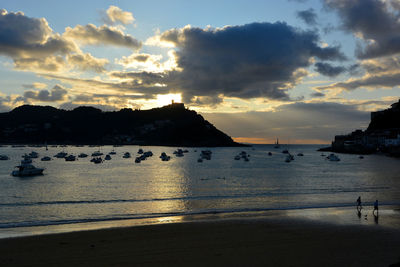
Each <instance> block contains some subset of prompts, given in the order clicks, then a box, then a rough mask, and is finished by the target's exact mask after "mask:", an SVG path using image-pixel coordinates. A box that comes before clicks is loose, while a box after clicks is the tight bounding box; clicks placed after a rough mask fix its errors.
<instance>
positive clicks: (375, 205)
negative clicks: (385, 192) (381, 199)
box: [372, 200, 378, 216]
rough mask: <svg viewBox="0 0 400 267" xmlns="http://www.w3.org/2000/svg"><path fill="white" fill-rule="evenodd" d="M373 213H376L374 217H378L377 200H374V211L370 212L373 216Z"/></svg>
mask: <svg viewBox="0 0 400 267" xmlns="http://www.w3.org/2000/svg"><path fill="white" fill-rule="evenodd" d="M375 211H376V216H378V200H375V203H374V211H373V212H372V213H373V214H374V215H375Z"/></svg>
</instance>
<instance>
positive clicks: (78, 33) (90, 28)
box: [63, 24, 142, 50]
mask: <svg viewBox="0 0 400 267" xmlns="http://www.w3.org/2000/svg"><path fill="white" fill-rule="evenodd" d="M63 36H64V37H65V38H70V39H72V40H75V41H78V42H80V43H82V44H89V45H116V46H124V47H128V48H131V49H134V50H137V49H139V48H140V47H141V46H142V44H141V42H140V41H138V40H136V39H135V38H133V37H132V36H130V35H129V34H124V32H123V31H121V30H120V29H118V28H115V27H109V26H106V25H103V26H100V27H97V26H96V25H93V24H88V25H86V26H82V25H77V26H75V27H74V28H71V27H67V28H66V29H65V33H64V34H63Z"/></svg>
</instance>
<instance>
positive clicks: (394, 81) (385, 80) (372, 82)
mask: <svg viewBox="0 0 400 267" xmlns="http://www.w3.org/2000/svg"><path fill="white" fill-rule="evenodd" d="M398 85H400V72H399V73H383V74H379V75H374V76H369V75H366V76H364V77H362V78H360V79H350V80H348V81H345V82H338V83H334V84H331V85H329V86H322V87H318V89H319V90H326V89H336V88H340V89H345V90H349V91H350V90H355V89H357V88H360V87H361V88H376V87H381V88H382V87H385V88H392V87H395V86H398Z"/></svg>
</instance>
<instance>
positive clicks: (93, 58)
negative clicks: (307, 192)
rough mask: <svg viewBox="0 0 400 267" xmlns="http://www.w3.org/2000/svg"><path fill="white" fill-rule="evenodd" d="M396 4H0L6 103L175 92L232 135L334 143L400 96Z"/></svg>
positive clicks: (163, 97) (305, 0) (0, 74)
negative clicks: (333, 140) (336, 138)
mask: <svg viewBox="0 0 400 267" xmlns="http://www.w3.org/2000/svg"><path fill="white" fill-rule="evenodd" d="M399 66H400V0H268V1H267V0H264V1H261V0H253V1H242V0H236V1H232V0H230V1H227V0H219V1H210V0H203V1H184V0H170V1H162V0H159V1H153V0H146V1H144V0H143V1H142V0H135V1H76V0H70V1H48V0H42V1H28V0H13V1H11V0H5V1H2V4H1V6H0V112H6V111H10V110H12V109H13V108H15V107H17V106H20V105H23V104H31V105H50V106H54V107H59V108H63V109H68V110H70V109H73V108H75V107H78V106H95V107H98V108H100V109H102V110H119V109H122V108H132V109H150V108H154V107H160V106H163V105H167V104H169V103H171V101H172V100H174V101H175V102H184V103H185V105H186V106H187V107H188V108H190V109H192V110H196V111H197V112H199V113H200V114H202V115H203V117H205V119H207V120H208V121H210V122H211V123H213V124H214V125H215V126H216V127H217V128H218V129H220V130H222V131H224V132H225V133H227V134H228V135H230V136H232V137H233V138H234V140H236V141H239V142H247V143H273V142H274V141H275V140H276V138H279V140H280V142H281V143H293V144H294V143H304V144H325V143H330V142H331V140H332V139H333V138H334V136H335V135H337V134H345V133H349V132H351V131H353V130H355V129H366V127H367V126H368V123H369V120H370V112H371V111H376V110H381V109H385V108H388V107H390V104H392V103H394V102H397V101H398V99H399V95H400V90H399V84H400V68H399Z"/></svg>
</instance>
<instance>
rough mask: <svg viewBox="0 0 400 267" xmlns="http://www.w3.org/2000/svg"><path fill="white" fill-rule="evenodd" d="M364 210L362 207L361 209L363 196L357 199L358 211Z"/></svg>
mask: <svg viewBox="0 0 400 267" xmlns="http://www.w3.org/2000/svg"><path fill="white" fill-rule="evenodd" d="M361 209H362V207H361V196H358V198H357V210H361Z"/></svg>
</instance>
